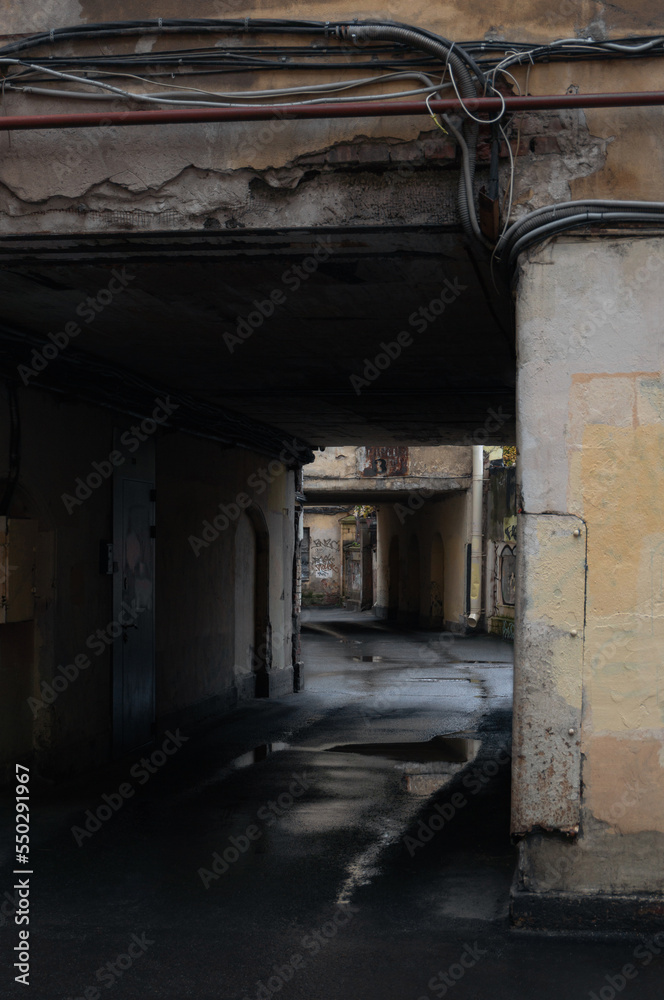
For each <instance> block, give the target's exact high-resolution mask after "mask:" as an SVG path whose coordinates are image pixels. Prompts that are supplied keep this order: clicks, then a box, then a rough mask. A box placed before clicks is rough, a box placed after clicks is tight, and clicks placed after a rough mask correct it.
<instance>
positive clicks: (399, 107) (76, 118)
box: [0, 90, 664, 132]
mask: <svg viewBox="0 0 664 1000" xmlns="http://www.w3.org/2000/svg"><path fill="white" fill-rule="evenodd" d="M503 101H504V103H505V111H506V112H510V113H511V112H514V111H555V110H563V109H564V110H567V109H570V108H641V107H657V106H661V105H664V91H661V90H654V91H643V92H638V93H625V94H614V93H612V94H541V95H539V96H535V97H533V96H529V95H526V96H521V97H519V96H511V97H510V96H508V97H504V98H502V99H501V98H499V97H475V98H473V99H472V100H470V99H468V100H465V101H464V102H463V105H462V104H461V102H460V101H459V100H458V99H457V98H445V97H444V98H436V99H434V100H431V101H429V106H430V108H431V111H434V112H436V113H437V114H444V113H447V114H454V113H463V109H464V107H465V108H467V109H468V110H469V111H472V112H473V113H475V114H477V113H481V112H485V113H487V114H491V113H494V112H496V111H500V109H501V108H502V106H503ZM395 115H425V116H427V117H428V116H429V110H428V108H427V106H426V104H425V103H424V102H422V101H402V100H389V99H386V100H384V101H357V102H355V103H352V104H351V103H348V104H342V103H339V102H333V101H331V102H330V103H329V104H309V105H307V104H281V105H279V106H276V105H274V106H273V105H269V104H267V105H265V104H263V105H254V106H252V107H249V106H246V107H245V106H233V107H228V108H177V109H172V110H171V109H165V110H159V111H109V112H106V113H104V112H98V111H94V112H76V113H72V114H66V115H5V116H4V117H2V116H0V132H8V131H15V130H26V129H27V130H30V129H49V128H94V127H99V126H101V127H104V126H106V127H108V126H110V125H178V124H186V123H198V122H228V121H246V122H249V121H270V120H272V119H278V120H279V119H283V120H298V119H307V118H314V119H315V118H323V119H324V118H381V117H392V116H395Z"/></svg>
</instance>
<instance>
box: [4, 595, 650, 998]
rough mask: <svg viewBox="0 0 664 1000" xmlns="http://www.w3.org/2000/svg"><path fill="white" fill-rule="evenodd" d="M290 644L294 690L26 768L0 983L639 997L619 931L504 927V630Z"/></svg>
mask: <svg viewBox="0 0 664 1000" xmlns="http://www.w3.org/2000/svg"><path fill="white" fill-rule="evenodd" d="M303 654H304V661H305V690H304V691H303V692H301V693H300V694H297V695H291V696H288V697H284V698H281V699H277V700H269V701H256V702H253V703H251V704H249V705H246V706H244V707H242V708H240V709H238V710H237V711H235V712H233V713H231V714H229V715H227V716H225V717H223V718H220V719H217V720H215V721H214V722H213V723H210V722H209V723H208V724H207V725H205V726H202V727H199V728H197V729H192V730H191V731H187V730H184V729H183V730H181V731H179V732H173V733H172V736H171V737H169V742H168V744H166V743H165V741H164V740H163V739H162V740H160V741H157V743H155V745H154V746H153V747H150V748H148V749H146V750H144V751H143V752H138V753H136V754H133V755H131V756H130V757H128V758H127V759H125V760H122V761H119V762H116V763H115V764H114V765H113V766H112V767H107V768H104V769H103V770H100V771H97V772H96V773H95V774H94V775H92V776H87V778H85V779H78V780H77V781H73V782H69V783H61V784H59V785H57V786H54V785H50V784H48V783H47V782H45V781H43V782H36V783H35V784H34V786H33V789H34V792H33V801H32V809H33V830H32V844H31V847H32V855H31V862H32V864H31V871H32V872H33V874H32V875H31V876H30V890H31V894H30V913H29V917H30V924H29V928H30V954H31V959H30V986H29V992H24V989H25V987H23V986H22V985H18V984H15V983H14V972H13V971H12V964H13V962H14V960H15V959H14V958H13V957H12V955H13V948H14V947H15V945H16V944H17V941H18V936H17V935H18V929H19V928H18V927H17V926H16V925H15V923H14V922H13V917H8V915H7V914H8V911H10V910H11V903H10V902H9V900H11V899H12V895H13V889H12V886H13V884H14V883H15V882H16V881H17V878H18V877H15V876H13V875H12V870H13V869H12V863H13V850H12V842H11V839H10V836H11V834H10V832H7V833H6V836H5V837H3V843H2V855H1V859H2V862H3V867H2V882H3V884H2V887H1V888H0V894H2V900H3V902H4V903H6V904H7V905H6V906H5V907H4V908H2V907H0V912H1V913H2V916H0V948H1V949H2V959H3V967H2V970H1V971H0V977H1V981H0V997H15V996H16V997H18V996H28V997H32V998H38V1000H42V998H44V1000H67V998H72V1000H74V998H80V997H83V998H85V1000H98V998H101V997H108V998H109V1000H124V998H132V1000H133V998H136V1000H143V998H149V997H155V998H168V1000H183V998H190V997H191V998H196V1000H270V998H272V997H277V996H278V997H279V998H283V1000H434V998H438V997H443V996H448V995H449V996H450V997H453V998H455V1000H508V998H509V1000H530V998H533V1000H534V998H544V1000H548V998H554V997H555V998H559V997H564V998H569V1000H576V998H578V1000H582V998H586V1000H613V998H614V997H615V996H618V995H621V996H623V997H625V998H627V997H634V998H637V997H638V998H639V1000H651V998H652V1000H655V998H661V997H662V995H663V994H664V987H663V986H662V983H663V982H664V975H663V973H664V968H663V963H662V959H661V957H660V956H659V955H658V956H656V957H654V958H653V960H652V962H650V963H649V964H648V965H647V966H646V965H645V964H644V962H643V961H641V960H637V959H635V958H634V952H635V949H636V948H637V947H638V941H636V940H633V939H629V938H626V937H621V936H620V935H613V936H612V937H593V936H591V935H586V936H581V937H574V936H556V935H544V934H542V935H536V934H531V933H524V932H520V931H515V930H513V929H512V928H511V927H510V924H509V891H510V885H511V882H512V878H513V874H514V867H515V861H516V854H515V848H514V846H513V845H512V844H511V842H510V837H509V763H510V722H511V698H512V647H511V645H510V644H509V643H507V642H504V641H502V640H499V639H495V638H492V637H488V636H470V637H452V636H450V635H441V634H437V633H429V632H417V631H408V632H407V631H403V630H397V629H395V628H393V627H392V626H390V625H389V624H388V623H386V622H381V621H377V620H376V619H375V618H373V617H372V615H371V614H370V613H351V612H346V611H343V610H340V609H320V610H316V611H308V612H305V613H304V615H303ZM3 815H6V816H8V818H9V814H8V813H7V811H6V810H3ZM8 827H9V823H7V824H5V830H6V831H8ZM19 877H20V876H19ZM646 940H647V939H646ZM639 954H642V952H639ZM627 964H630V965H632V967H633V968H634V969H635V972H636V976H635V978H634V979H629V980H628V979H626V978H625V977H624V976H622V972H621V970H622V969H623V967H624V966H625V965H627Z"/></svg>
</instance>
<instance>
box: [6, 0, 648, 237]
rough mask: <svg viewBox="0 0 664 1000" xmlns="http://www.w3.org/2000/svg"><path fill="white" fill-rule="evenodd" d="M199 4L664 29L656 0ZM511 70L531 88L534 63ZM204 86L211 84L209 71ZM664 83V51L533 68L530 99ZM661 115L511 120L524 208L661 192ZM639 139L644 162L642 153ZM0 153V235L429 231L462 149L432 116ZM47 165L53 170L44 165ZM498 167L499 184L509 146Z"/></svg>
mask: <svg viewBox="0 0 664 1000" xmlns="http://www.w3.org/2000/svg"><path fill="white" fill-rule="evenodd" d="M0 10H2V24H3V27H4V32H5V35H6V36H7V37H11V36H12V35H13V34H24V33H32V32H35V31H43V30H44V29H45V28H50V27H60V26H65V25H68V24H77V23H85V22H90V21H96V20H99V19H101V20H104V19H106V18H108V11H107V10H106V9H105V7H104V5H100V4H99V3H93V2H82V3H79V2H78V0H70V2H66V0H61V2H55V0H54V2H52V3H50V4H46V5H43V6H40V10H39V12H38V14H36V13H35V12H34V11H30V10H29V9H27V10H26V5H22V6H20V7H17V5H16V4H15V3H12V2H11V0H3V2H2V4H0ZM169 13H170V14H171V15H174V16H183V15H185V16H186V14H187V13H188V12H187V11H183V9H182V4H181V3H177V2H175V0H173V2H171V3H170V4H166V7H164V5H163V4H155V3H138V0H134V2H125V3H122V4H120V5H119V6H117V5H116V7H115V8H114V10H113V18H114V19H119V18H149V17H155V18H156V17H160V16H161V17H168V16H169ZM192 13H193V12H192ZM195 13H196V16H201V17H204V16H211V17H235V16H242V17H244V16H247V15H248V16H252V17H261V16H276V17H289V16H293V17H298V18H313V19H321V20H328V19H330V18H331V17H332V18H334V19H342V18H344V17H347V18H353V17H368V18H392V19H395V20H399V21H404V22H410V23H414V24H417V25H420V26H422V27H425V28H428V29H430V30H432V31H437V32H439V33H441V34H443V35H445V36H447V37H449V38H452V39H455V40H457V41H461V40H463V39H469V38H482V37H484V36H487V37H491V38H495V37H504V38H507V39H510V40H532V41H533V42H537V41H551V40H553V39H555V38H561V37H570V36H572V37H573V36H575V35H583V34H589V35H591V36H593V37H595V38H602V37H606V36H607V35H614V36H617V35H625V34H629V33H635V34H640V33H651V32H653V31H657V30H661V27H662V25H661V13H660V12H659V10H658V9H657V7H656V5H654V4H652V3H645V2H642V3H640V4H635V5H632V9H631V10H630V11H623V10H621V9H618V8H616V7H615V6H612V5H609V4H601V3H592V2H584V3H581V4H576V3H575V4H571V3H570V4H563V5H562V7H559V8H558V9H556V10H551V9H550V8H549V7H547V5H546V4H543V3H541V2H540V0H531V2H530V3H528V4H522V5H520V6H519V9H518V12H517V11H515V10H514V7H513V5H508V4H506V3H501V4H498V5H495V4H493V3H492V4H488V3H486V2H485V3H480V4H476V5H472V6H468V5H465V6H464V5H462V4H460V3H455V4H454V5H453V6H452V7H450V6H449V5H445V6H444V7H441V5H439V4H435V3H433V2H431V0H428V2H426V3H422V4H419V5H417V6H416V7H415V8H414V7H413V6H412V5H409V4H407V3H405V2H403V0H400V2H394V0H393V2H392V3H390V4H389V6H387V7H385V6H384V5H383V6H382V7H381V6H374V7H373V8H371V7H369V8H367V7H366V6H365V7H363V8H358V7H357V5H355V6H354V5H353V4H350V3H348V2H346V0H339V3H337V4H336V5H335V6H334V9H331V8H330V4H329V3H327V2H325V3H322V2H318V3H315V2H311V3H305V4H297V5H295V4H285V5H281V6H279V5H274V4H262V3H258V4H256V3H252V4H251V5H249V6H247V5H246V4H240V3H236V2H233V0H209V2H204V3H201V4H199V5H197V9H196V12H195ZM198 42H199V40H198V39H197V38H196V36H185V37H184V38H183V39H182V42H181V44H183V45H192V46H193V45H195V44H197V43H198ZM108 44H109V46H110V47H111V48H113V46H117V45H119V46H120V49H119V50H124V47H126V46H127V45H132V46H135V47H138V48H139V50H144V49H145V48H146V47H147V49H148V50H151V51H152V50H158V49H160V48H166V47H172V45H173V36H170V35H169V36H165V37H162V38H156V37H155V36H148V37H147V38H144V39H141V40H140V41H134V40H131V41H128V42H125V41H122V42H114V41H111V42H109V43H108ZM178 44H180V42H179V41H178ZM81 51H82V50H81ZM513 72H514V74H515V76H516V77H517V78H518V79H519V80H520V83H521V85H522V86H525V83H526V69H525V68H522V69H520V68H515V69H514V68H513ZM321 78H322V77H321ZM222 79H223V81H224V86H228V87H230V88H232V87H233V86H234V85H235V84H236V83H239V84H241V85H242V86H243V87H246V86H247V85H249V86H251V85H254V81H255V85H256V86H260V87H264V86H273V85H274V84H275V82H278V85H286V86H287V85H290V84H292V82H293V78H291V77H290V75H289V74H287V73H281V74H278V75H275V74H271V75H270V74H263V76H262V77H251V78H250V79H247V77H246V76H242V77H241V78H239V79H238V80H237V81H234V80H233V78H231V77H228V76H224V77H223V78H222ZM203 80H204V81H205V85H206V86H207V87H209V86H210V85H211V84H210V78H207V77H205V78H203ZM189 82H190V83H192V82H193V84H194V85H196V84H197V83H199V82H201V81H198V80H196V79H195V78H194V80H190V81H189ZM663 85H664V62H662V60H644V61H640V60H639V61H632V62H630V61H622V62H619V63H618V62H607V63H602V62H599V63H598V62H590V63H586V64H584V63H573V64H566V65H565V64H549V65H536V66H534V67H533V68H532V69H531V71H530V73H529V76H528V89H529V91H530V93H533V94H538V93H564V92H565V91H566V90H568V89H578V90H580V91H614V90H624V91H634V90H654V89H658V88H659V89H661V88H662V86H663ZM56 86H57V84H56ZM88 106H89V107H91V108H92V110H99V109H103V108H109V107H115V104H114V103H113V104H110V105H109V104H106V103H100V102H82V101H73V100H71V99H69V100H64V99H53V98H48V97H40V98H38V97H36V96H34V95H33V96H30V95H20V94H12V95H6V96H5V97H4V98H3V108H4V110H5V113H7V114H15V113H16V114H20V113H23V112H26V113H30V112H31V111H33V112H34V111H39V112H40V113H60V112H65V111H68V110H74V111H80V110H81V108H82V107H88ZM124 106H125V105H122V104H120V105H118V107H120V108H121V107H124ZM660 120H661V110H660V109H656V108H649V109H642V110H635V109H628V110H624V111H620V110H609V111H593V112H588V113H583V112H574V113H564V114H560V115H559V114H557V113H556V114H553V115H550V114H549V115H527V116H517V122H515V126H514V129H513V144H514V145H515V146H516V139H517V127H518V134H519V136H520V142H519V153H520V154H522V155H520V156H519V157H518V165H517V174H516V187H515V200H514V209H515V213H517V214H518V213H519V211H521V210H523V209H525V208H534V207H537V206H539V205H541V204H547V203H549V202H551V201H555V200H566V199H568V198H569V197H577V198H578V197H629V198H647V199H661V198H662V197H664V194H663V192H664V179H663V178H664V170H662V167H663V166H664V161H663V157H664V153H663V152H662V149H661V144H659V143H658V141H657V136H658V132H659V123H660ZM635 148H638V149H639V151H640V155H639V157H638V158H635V157H634V156H633V150H634V149H635ZM0 150H1V152H2V156H1V158H0V221H1V223H2V229H3V230H4V231H5V232H19V231H20V232H25V233H27V232H52V231H61V232H82V233H85V232H94V231H99V230H104V231H108V230H111V231H113V230H126V229H127V228H129V229H146V230H150V229H161V230H164V229H186V228H191V229H197V228H201V227H203V226H205V225H207V226H208V227H210V226H214V227H219V226H221V227H229V228H234V227H236V226H238V225H241V226H252V225H253V226H263V227H264V226H270V225H272V226H281V225H313V224H319V225H320V224H324V225H334V224H335V223H341V222H346V223H349V224H355V225H357V224H362V223H368V224H370V223H371V222H372V221H373V222H374V224H375V222H376V220H377V218H378V217H379V215H380V216H381V217H382V218H383V220H385V219H386V218H391V219H392V220H393V221H394V222H398V221H402V222H408V221H410V222H411V224H412V223H415V224H420V223H425V222H436V221H439V222H440V221H445V219H446V218H449V215H450V213H452V214H453V213H454V207H453V202H454V194H453V187H454V178H453V177H451V176H449V175H448V173H447V172H445V171H442V172H441V171H440V170H439V169H438V167H439V166H440V165H448V166H449V165H451V163H452V161H453V158H454V149H453V147H452V146H451V145H450V144H449V142H448V140H447V139H446V138H445V137H443V136H442V133H440V132H439V131H438V130H437V129H436V128H435V126H433V125H432V123H431V122H430V120H428V119H427V118H426V117H418V118H410V119H405V118H392V119H360V120H358V119H355V120H353V119H351V120H348V121H327V122H326V121H312V122H295V123H294V122H273V123H255V124H242V123H231V124H227V125H223V126H222V125H210V124H208V125H202V126H194V127H189V126H185V125H177V126H167V127H166V128H157V127H153V126H149V127H141V128H117V129H111V128H109V129H101V130H99V129H97V130H95V129H89V130H84V131H74V130H72V131H63V132H41V133H27V132H20V133H15V134H13V135H11V136H9V135H8V134H7V133H2V135H1V136H0ZM487 156H488V147H487V146H486V143H485V144H484V145H482V144H481V145H480V150H479V161H480V164H482V163H484V164H486V161H487ZM45 163H48V164H49V165H50V167H51V169H49V170H48V171H45V170H44V169H43V164H45ZM502 164H503V177H502V182H503V184H505V182H506V180H507V176H508V174H507V156H506V150H503V157H502ZM411 167H416V168H417V170H418V186H419V189H420V196H419V197H415V195H414V192H413V185H412V174H411V173H410V168H411ZM448 188H449V190H448ZM443 189H445V194H444V196H443V194H442V191H443ZM436 191H437V192H438V193H437V194H434V192H436ZM128 213H129V214H128Z"/></svg>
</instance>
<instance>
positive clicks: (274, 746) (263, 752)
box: [228, 743, 288, 769]
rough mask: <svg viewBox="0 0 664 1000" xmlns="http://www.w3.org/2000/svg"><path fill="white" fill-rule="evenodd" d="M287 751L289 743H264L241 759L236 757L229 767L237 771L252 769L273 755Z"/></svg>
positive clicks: (244, 754) (243, 755)
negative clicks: (243, 768)
mask: <svg viewBox="0 0 664 1000" xmlns="http://www.w3.org/2000/svg"><path fill="white" fill-rule="evenodd" d="M287 749H288V743H262V744H261V745H260V746H259V747H254V749H253V750H249V752H248V753H243V754H242V756H241V757H236V758H235V760H232V761H231V762H230V764H229V765H228V766H229V767H233V768H236V769H240V768H242V767H251V765H252V764H259V763H260V762H261V761H262V760H267V758H268V757H269V756H270V755H271V754H273V753H278V752H279V750H287Z"/></svg>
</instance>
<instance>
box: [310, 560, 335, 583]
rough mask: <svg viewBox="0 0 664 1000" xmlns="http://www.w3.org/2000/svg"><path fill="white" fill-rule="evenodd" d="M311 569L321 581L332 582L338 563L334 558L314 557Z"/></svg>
mask: <svg viewBox="0 0 664 1000" xmlns="http://www.w3.org/2000/svg"><path fill="white" fill-rule="evenodd" d="M311 568H312V570H313V573H314V576H317V577H318V578H319V579H320V580H330V579H331V578H332V577H333V576H334V570H335V568H336V561H335V559H334V556H312V557H311Z"/></svg>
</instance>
